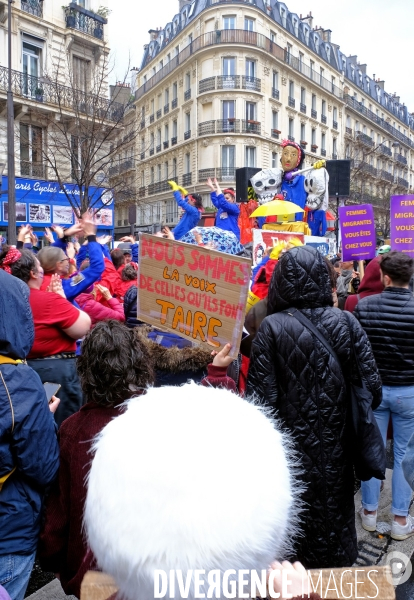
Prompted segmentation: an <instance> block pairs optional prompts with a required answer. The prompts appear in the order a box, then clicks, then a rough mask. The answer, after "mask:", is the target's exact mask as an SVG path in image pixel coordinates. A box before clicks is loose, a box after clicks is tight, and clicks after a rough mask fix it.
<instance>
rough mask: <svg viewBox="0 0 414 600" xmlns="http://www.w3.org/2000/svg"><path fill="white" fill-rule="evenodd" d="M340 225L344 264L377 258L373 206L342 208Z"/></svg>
mask: <svg viewBox="0 0 414 600" xmlns="http://www.w3.org/2000/svg"><path fill="white" fill-rule="evenodd" d="M339 225H340V227H341V238H342V260H343V261H344V262H348V261H350V260H369V259H371V258H375V251H376V245H377V234H376V230H375V220H374V209H373V208H372V205H371V204H360V205H358V206H350V205H348V206H340V207H339Z"/></svg>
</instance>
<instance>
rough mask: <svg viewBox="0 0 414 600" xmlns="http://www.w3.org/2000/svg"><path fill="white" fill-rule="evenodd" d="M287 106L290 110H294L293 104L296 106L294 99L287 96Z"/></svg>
mask: <svg viewBox="0 0 414 600" xmlns="http://www.w3.org/2000/svg"><path fill="white" fill-rule="evenodd" d="M288 104H289V106H290V107H291V108H295V104H296V103H295V99H294V98H292V96H289V97H288Z"/></svg>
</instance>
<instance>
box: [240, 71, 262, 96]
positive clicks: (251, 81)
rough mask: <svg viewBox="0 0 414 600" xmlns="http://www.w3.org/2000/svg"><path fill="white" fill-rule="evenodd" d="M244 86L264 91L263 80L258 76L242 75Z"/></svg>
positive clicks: (248, 88) (246, 88) (245, 88)
mask: <svg viewBox="0 0 414 600" xmlns="http://www.w3.org/2000/svg"><path fill="white" fill-rule="evenodd" d="M242 88H243V89H244V90H253V91H254V92H261V91H262V82H261V80H260V79H258V78H257V77H248V76H247V75H243V76H242Z"/></svg>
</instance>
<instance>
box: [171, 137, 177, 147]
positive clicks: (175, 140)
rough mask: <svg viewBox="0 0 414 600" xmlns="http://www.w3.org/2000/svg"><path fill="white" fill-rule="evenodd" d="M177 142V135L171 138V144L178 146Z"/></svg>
mask: <svg viewBox="0 0 414 600" xmlns="http://www.w3.org/2000/svg"><path fill="white" fill-rule="evenodd" d="M176 144H177V136H176V135H175V136H174V137H172V138H171V146H176Z"/></svg>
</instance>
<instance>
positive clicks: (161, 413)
mask: <svg viewBox="0 0 414 600" xmlns="http://www.w3.org/2000/svg"><path fill="white" fill-rule="evenodd" d="M95 450H96V454H95V458H94V460H93V463H92V468H91V471H90V476H89V487H88V494H87V500H86V507H85V526H86V532H87V536H88V540H89V544H90V547H91V549H92V551H93V552H94V554H95V556H96V559H97V562H98V564H99V566H100V567H101V568H102V569H103V570H104V571H105V572H107V573H109V574H110V575H112V576H113V577H114V578H115V580H116V582H117V585H118V586H119V589H120V592H121V595H122V596H123V597H125V598H127V599H128V600H142V599H145V600H149V599H150V598H154V570H157V569H159V570H163V571H165V572H167V573H168V572H169V571H170V569H181V570H182V572H183V574H184V578H185V575H186V572H188V571H189V570H190V569H193V570H194V569H203V570H205V571H206V573H207V572H209V571H211V570H214V569H219V570H220V571H221V572H223V571H225V570H228V569H235V570H236V571H237V570H239V569H248V570H258V571H261V570H262V569H267V568H268V566H269V564H270V563H271V561H272V560H273V559H275V558H285V557H286V552H287V550H288V547H289V545H288V539H289V538H290V537H291V536H292V534H294V533H295V525H296V519H295V516H294V515H297V512H298V508H299V507H298V501H297V498H295V495H297V492H298V490H296V491H295V492H294V491H293V487H296V486H295V481H294V477H293V475H292V468H291V467H290V466H289V464H288V455H289V460H290V462H291V464H292V462H293V461H292V449H291V445H290V443H289V440H288V439H287V438H286V435H285V434H284V433H282V432H281V431H280V429H278V426H277V423H276V421H275V420H273V419H272V418H270V417H269V416H267V415H266V411H265V410H264V409H263V408H261V407H259V406H257V405H255V404H253V403H250V402H248V401H246V400H243V399H241V398H240V397H238V396H236V395H235V394H232V393H231V392H229V391H228V390H224V389H216V388H209V387H202V386H197V385H196V384H194V383H189V384H187V385H184V386H182V387H162V388H152V389H150V390H149V391H148V392H147V394H146V395H145V396H141V397H139V398H134V399H132V400H130V401H129V402H128V410H127V411H126V412H125V413H124V414H123V415H121V416H119V417H117V418H116V419H114V420H113V421H112V422H111V423H109V424H108V425H107V426H106V427H105V428H104V429H103V431H102V432H101V434H100V435H99V437H98V439H97V441H96V444H95ZM293 469H294V467H293ZM293 503H295V506H293ZM293 513H294V514H293ZM201 589H203V588H201ZM206 589H208V586H207V581H206V588H205V589H204V592H206ZM169 592H171V590H169ZM193 594H194V589H193V585H191V589H190V593H189V595H188V596H187V597H188V598H193V597H194V595H193ZM168 597H175V598H180V597H182V596H181V595H180V594H179V593H178V591H177V590H176V591H175V595H171V596H168Z"/></svg>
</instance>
